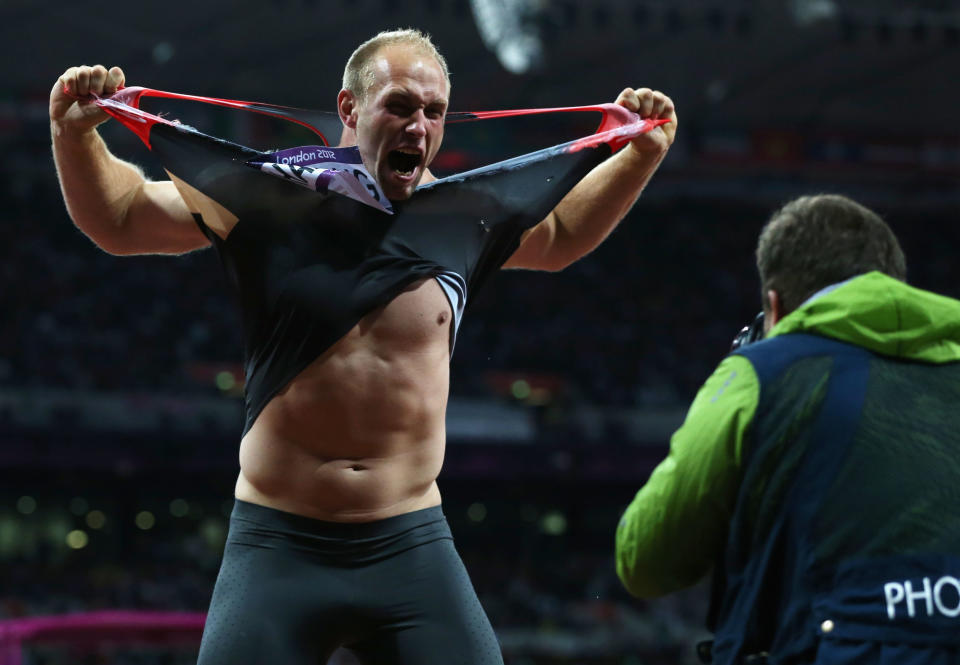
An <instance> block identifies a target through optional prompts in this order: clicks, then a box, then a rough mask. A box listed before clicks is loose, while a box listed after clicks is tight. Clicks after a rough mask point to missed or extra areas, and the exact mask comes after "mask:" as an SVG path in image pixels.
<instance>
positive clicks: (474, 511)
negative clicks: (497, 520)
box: [467, 503, 487, 522]
mask: <svg viewBox="0 0 960 665" xmlns="http://www.w3.org/2000/svg"><path fill="white" fill-rule="evenodd" d="M467 517H469V518H470V521H471V522H482V521H483V520H484V519H486V517H487V507H486V506H485V505H483V504H482V503H471V504H470V507H469V508H467Z"/></svg>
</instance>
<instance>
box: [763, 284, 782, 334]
mask: <svg viewBox="0 0 960 665" xmlns="http://www.w3.org/2000/svg"><path fill="white" fill-rule="evenodd" d="M782 318H783V303H782V302H781V301H780V294H779V293H777V291H776V290H775V289H768V290H767V307H765V308H764V312H763V332H764V334H766V333H768V332H770V329H771V328H773V327H774V326H775V325H777V323H778V322H779V321H780V319H782Z"/></svg>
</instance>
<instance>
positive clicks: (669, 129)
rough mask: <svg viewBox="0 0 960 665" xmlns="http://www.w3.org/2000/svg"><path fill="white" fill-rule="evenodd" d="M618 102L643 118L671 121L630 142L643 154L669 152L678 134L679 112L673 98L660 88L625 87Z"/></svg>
mask: <svg viewBox="0 0 960 665" xmlns="http://www.w3.org/2000/svg"><path fill="white" fill-rule="evenodd" d="M617 104H620V106H623V107H625V108H627V109H629V110H630V111H633V112H634V113H637V114H639V116H640V117H641V118H644V119H650V120H660V119H666V120H669V121H670V122H668V123H666V124H665V125H660V126H659V127H655V128H654V129H653V130H651V131H649V132H647V133H646V134H641V135H640V136H638V137H636V138H635V139H633V140H632V141H631V142H630V146H631V147H632V148H633V149H635V150H636V151H637V152H639V153H641V154H642V155H645V156H647V155H651V154H654V155H657V154H659V155H662V154H664V153H666V152H667V150H668V149H669V148H670V145H671V144H672V143H673V138H674V137H675V136H676V134H677V112H676V110H675V109H674V107H673V100H672V99H670V98H669V97H667V96H666V95H665V94H663V93H662V92H660V91H659V90H651V89H650V88H625V89H624V91H623V92H621V93H620V96H619V97H617Z"/></svg>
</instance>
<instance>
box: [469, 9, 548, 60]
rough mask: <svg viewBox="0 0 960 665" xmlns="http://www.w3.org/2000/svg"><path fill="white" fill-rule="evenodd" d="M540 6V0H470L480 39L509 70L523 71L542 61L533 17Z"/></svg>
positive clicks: (540, 45)
mask: <svg viewBox="0 0 960 665" xmlns="http://www.w3.org/2000/svg"><path fill="white" fill-rule="evenodd" d="M543 7H544V3H543V2H542V0H470V9H471V10H472V11H473V20H474V22H475V23H476V24H477V30H478V31H479V32H480V38H481V39H482V40H483V43H484V45H485V46H486V47H487V48H488V49H489V50H490V51H493V52H494V53H495V54H496V55H497V59H498V60H499V61H500V64H501V65H503V68H504V69H506V70H507V71H508V72H510V73H512V74H523V73H525V72H528V71H530V70H531V69H534V68H535V67H537V66H538V65H540V64H541V63H542V62H543V57H544V56H543V41H542V40H541V39H540V34H539V30H538V29H537V27H536V22H535V20H534V19H535V18H536V16H537V15H538V14H540V13H541V12H542V11H543Z"/></svg>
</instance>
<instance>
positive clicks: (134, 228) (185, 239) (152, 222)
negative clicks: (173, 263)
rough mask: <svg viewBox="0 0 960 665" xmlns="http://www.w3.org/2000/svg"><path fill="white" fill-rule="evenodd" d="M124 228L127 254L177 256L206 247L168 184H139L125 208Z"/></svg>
mask: <svg viewBox="0 0 960 665" xmlns="http://www.w3.org/2000/svg"><path fill="white" fill-rule="evenodd" d="M124 226H125V231H126V232H125V233H124V241H125V242H124V245H125V249H126V250H128V251H127V252H126V253H129V254H180V253H183V252H189V251H191V250H194V249H200V248H201V247H206V246H208V245H209V244H210V241H209V240H208V239H207V237H206V236H205V235H203V232H202V231H200V229H199V227H198V226H197V224H196V222H195V221H194V218H193V215H192V214H191V212H190V209H189V208H188V207H187V204H186V203H185V202H184V200H183V197H182V196H181V195H180V193H179V192H178V191H177V188H176V186H175V185H174V184H173V182H171V181H169V180H164V181H160V182H145V183H143V185H142V186H141V187H140V188H139V189H138V191H136V192H135V193H134V195H133V197H132V199H131V201H130V205H129V206H128V207H127V215H126V219H125V221H124Z"/></svg>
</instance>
